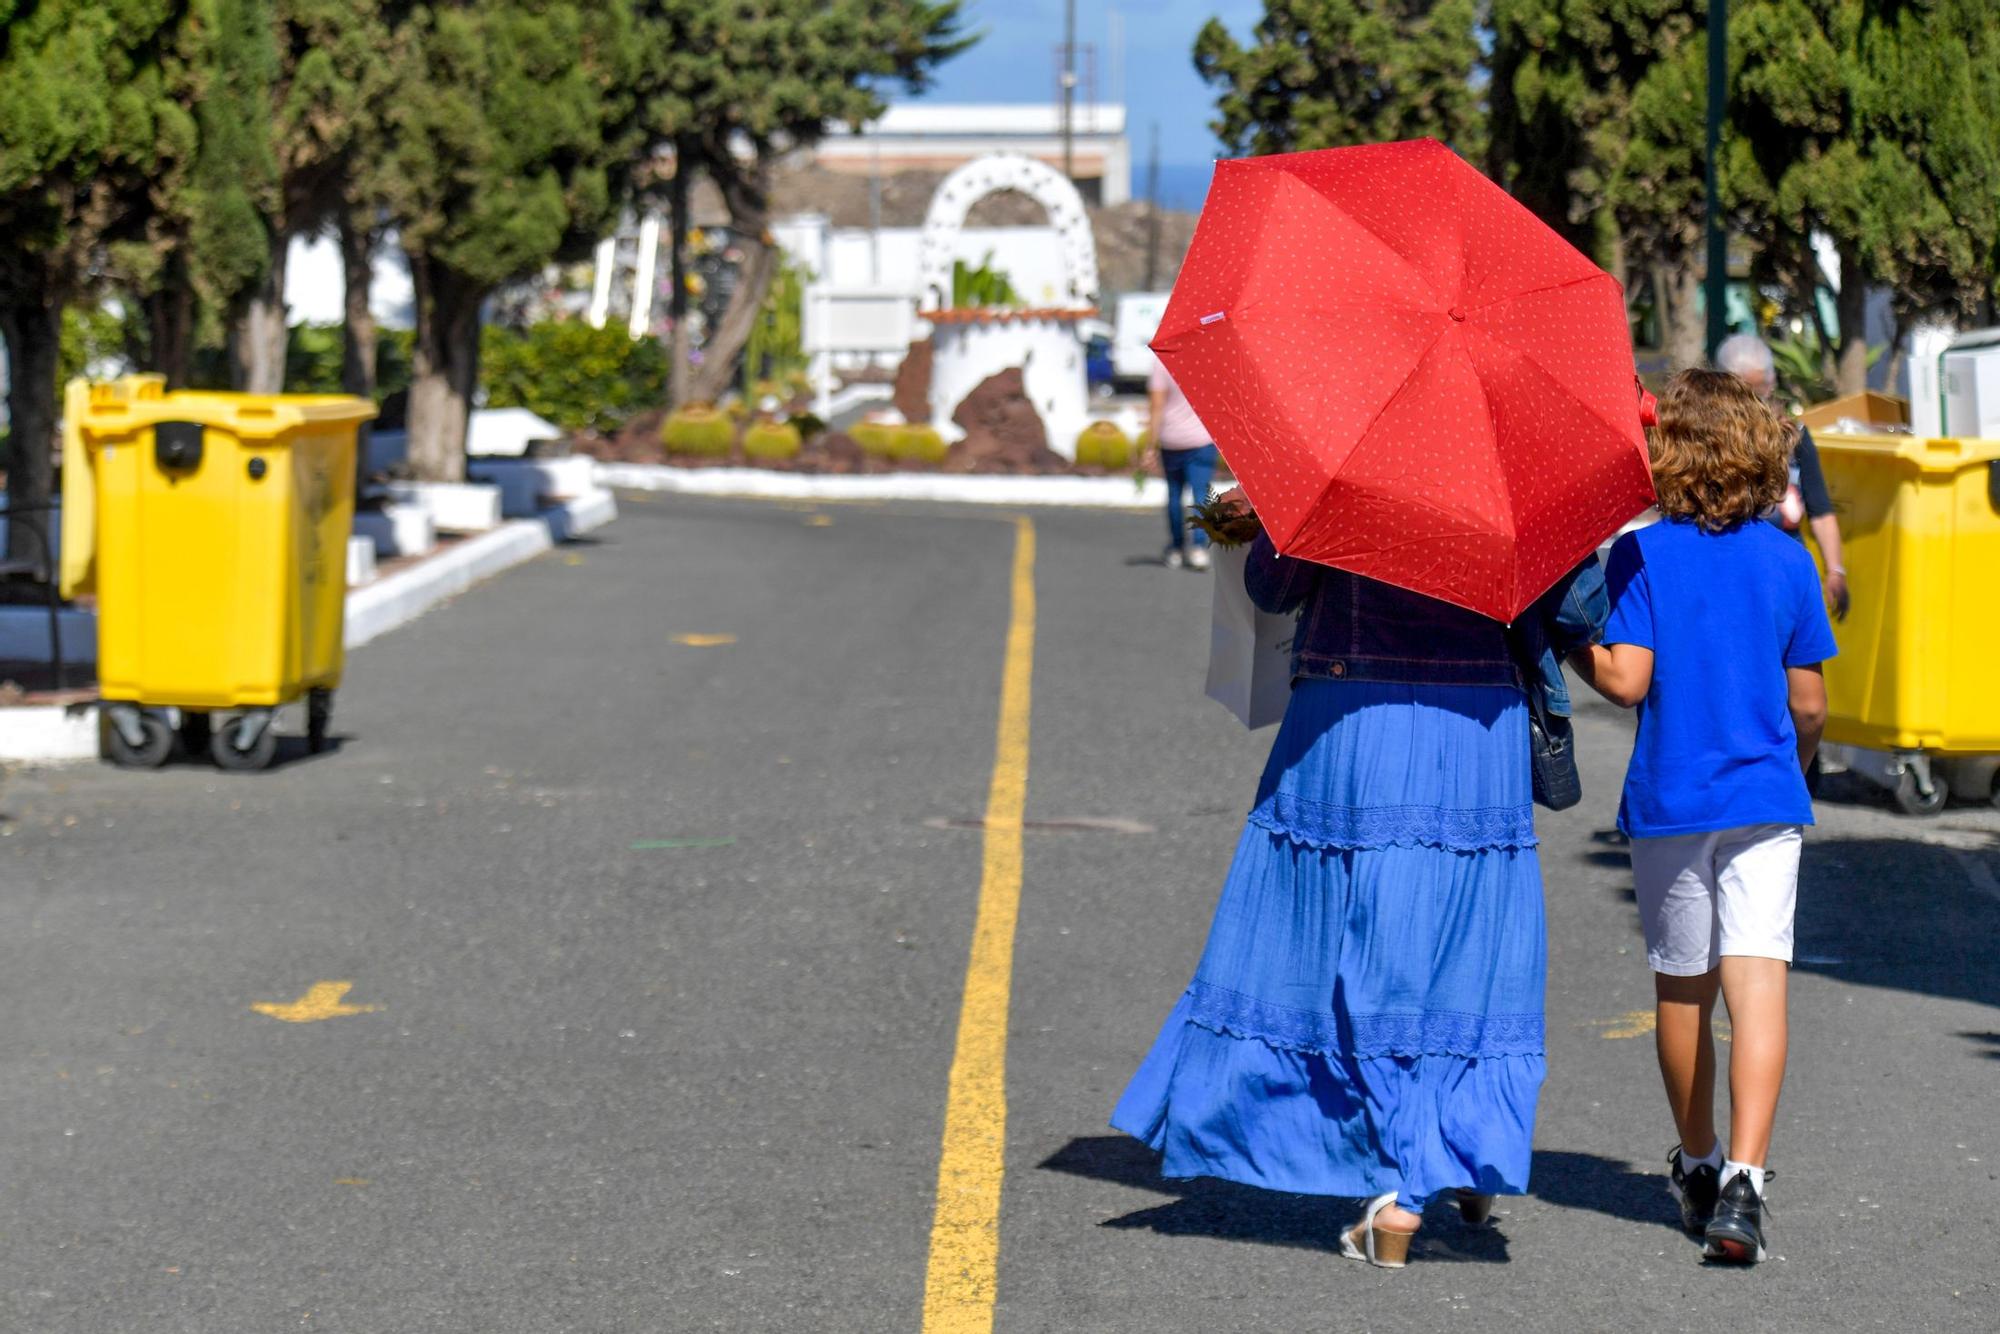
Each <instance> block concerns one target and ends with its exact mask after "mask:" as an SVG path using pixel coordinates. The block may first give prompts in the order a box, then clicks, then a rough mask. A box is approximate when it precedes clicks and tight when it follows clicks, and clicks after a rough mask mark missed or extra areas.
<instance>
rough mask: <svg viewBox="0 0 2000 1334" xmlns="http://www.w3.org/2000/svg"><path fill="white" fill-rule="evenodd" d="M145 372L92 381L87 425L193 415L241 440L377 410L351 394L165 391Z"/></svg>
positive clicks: (363, 417) (118, 425) (120, 426)
mask: <svg viewBox="0 0 2000 1334" xmlns="http://www.w3.org/2000/svg"><path fill="white" fill-rule="evenodd" d="M141 378H142V377H138V376H133V377H130V380H132V381H138V380H140V379H141ZM144 378H145V379H146V380H148V381H150V383H145V384H137V383H132V384H122V383H121V384H115V385H110V386H97V385H93V386H92V393H91V396H90V403H89V406H88V408H87V409H86V410H85V411H84V413H83V418H84V425H85V426H86V427H87V428H89V429H92V430H96V431H118V430H137V429H141V428H143V427H147V426H153V425H156V424H158V423H160V422H163V421H193V422H199V423H201V424H202V425H204V426H214V427H217V428H220V429H222V430H225V431H228V432H230V433H231V434H233V435H235V436H236V437H237V438H238V439H240V440H268V439H272V438H275V437H277V436H281V435H287V434H290V433H291V432H293V431H297V430H300V429H301V428H304V427H308V426H340V425H347V424H350V423H352V424H356V425H358V424H359V423H361V422H364V421H367V420H369V419H370V418H372V417H373V416H375V413H376V408H375V405H374V404H373V403H371V402H369V401H368V400H367V399H365V398H356V397H354V396H352V395H349V394H231V393H221V392H211V391H207V390H186V389H184V390H175V391H174V392H172V393H165V392H163V391H162V389H161V387H160V385H159V383H158V380H157V377H144ZM100 391H102V392H100Z"/></svg>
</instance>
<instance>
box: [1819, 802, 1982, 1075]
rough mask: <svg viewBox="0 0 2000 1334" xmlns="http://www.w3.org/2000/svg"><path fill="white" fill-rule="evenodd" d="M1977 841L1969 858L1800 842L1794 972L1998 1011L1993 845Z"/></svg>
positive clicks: (1895, 847)
mask: <svg viewBox="0 0 2000 1334" xmlns="http://www.w3.org/2000/svg"><path fill="white" fill-rule="evenodd" d="M1914 832H1915V831H1913V833H1914ZM1985 838H1986V840H1987V843H1986V846H1985V847H1984V848H1981V849H1977V850H1971V849H1967V848H1963V847H1941V846H1939V845H1937V844H1934V843H1924V842H1919V841H1918V840H1917V838H1915V837H1912V838H1909V839H1900V838H1826V839H1821V838H1815V837H1813V836H1811V835H1808V836H1807V838H1806V845H1805V853H1804V861H1803V863H1802V865H1801V867H1800V872H1799V908H1798V928H1797V944H1796V951H1795V958H1796V964H1795V966H1796V967H1797V968H1798V969H1799V970H1800V971H1803V972H1808V973H1819V974H1822V975H1824V976H1827V977H1832V978H1837V979H1839V980H1840V981H1842V982H1856V983H1860V984H1861V985H1863V986H1870V987H1887V988H1890V989H1893V990H1897V991H1912V992H1917V993H1919V994H1921V995H1926V996H1942V997H1947V998H1949V999H1952V1000H1965V1001H1973V1002H1976V1003H1978V1004H1980V1005H1992V1006H2000V952H1996V951H1995V950H1994V949H1993V941H1994V940H1995V939H2000V891H1996V889H1995V884H1996V880H2000V837H1995V836H1993V835H1986V836H1985ZM1968 1036H1973V1037H1977V1036H1978V1035H1977V1034H1968ZM1986 1054H1988V1055H1992V1054H1994V1053H1993V1051H1992V1049H1990V1048H1989V1050H1988V1051H1987V1052H1986Z"/></svg>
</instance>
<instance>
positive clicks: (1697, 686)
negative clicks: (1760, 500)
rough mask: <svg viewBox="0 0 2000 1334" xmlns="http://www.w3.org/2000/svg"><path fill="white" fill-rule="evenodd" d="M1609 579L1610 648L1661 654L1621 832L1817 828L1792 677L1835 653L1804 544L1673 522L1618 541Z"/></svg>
mask: <svg viewBox="0 0 2000 1334" xmlns="http://www.w3.org/2000/svg"><path fill="white" fill-rule="evenodd" d="M1605 578H1606V582H1607V583H1609V585H1610V591H1611V620H1610V622H1609V623H1608V624H1607V625H1606V626H1605V628H1604V642H1605V643H1607V644H1636V645H1638V646H1640V647H1641V648H1649V649H1651V650H1653V685H1652V688H1651V689H1650V690H1648V691H1647V692H1646V698H1645V699H1644V700H1642V701H1641V702H1640V704H1639V735H1638V738H1637V739H1636V740H1635V741H1634V742H1633V744H1632V763H1631V766H1630V767H1629V768H1628V769H1627V770H1626V771H1625V796H1624V800H1623V801H1622V802H1620V803H1619V808H1618V827H1619V828H1620V829H1623V830H1624V831H1625V832H1626V833H1627V834H1630V835H1631V836H1632V837H1634V838H1663V837H1666V836H1668V835H1671V834H1694V833H1701V832H1704V831H1706V830H1711V829H1730V828H1734V827H1736V826H1738V825H1750V824H1811V823H1812V819H1813V816H1812V798H1811V797H1810V796H1808V795H1807V793H1806V782H1805V775H1804V774H1803V773H1802V772H1800V770H1799V749H1798V731H1797V729H1795V728H1794V727H1793V726H1792V714H1791V707H1790V696H1791V692H1790V688H1789V686H1788V684H1787V682H1786V680H1785V669H1786V668H1787V667H1805V666H1809V665H1811V664H1812V663H1815V662H1824V661H1825V660H1826V659H1828V658H1831V657H1832V656H1834V654H1835V653H1836V652H1838V650H1837V649H1836V647H1835V646H1834V642H1833V627H1832V626H1831V625H1829V624H1828V623H1827V619H1826V604H1825V603H1824V602H1823V601H1821V597H1820V585H1819V571H1818V570H1817V569H1815V568H1814V566H1813V562H1812V557H1811V556H1810V555H1808V554H1807V552H1806V549H1805V547H1804V546H1803V545H1801V544H1800V543H1798V542H1797V541H1795V540H1793V539H1792V538H1791V537H1790V536H1788V535H1787V534H1786V533H1784V532H1783V531H1782V530H1780V529H1778V528H1776V527H1774V526H1773V525H1771V524H1769V523H1766V522H1764V521H1763V520H1762V519H1757V520H1752V521H1751V522H1749V523H1745V524H1742V525H1739V526H1738V527H1735V528H1732V529H1730V530H1729V531H1727V532H1723V533H1707V532H1703V531H1702V530H1701V529H1700V528H1699V527H1697V526H1696V525H1695V524H1693V523H1690V522H1688V521H1686V520H1683V519H1669V520H1665V521H1663V522H1660V523H1656V524H1653V525H1652V526H1651V527H1648V528H1641V529H1639V530H1638V531H1637V532H1632V533H1627V534H1626V535H1625V536H1624V537H1621V538H1619V539H1618V542H1617V545H1615V546H1613V547H1612V548H1611V563H1610V568H1609V569H1608V570H1607V571H1606V575H1605Z"/></svg>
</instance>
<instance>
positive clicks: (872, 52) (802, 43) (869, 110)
mask: <svg viewBox="0 0 2000 1334" xmlns="http://www.w3.org/2000/svg"><path fill="white" fill-rule="evenodd" d="M636 2H637V4H638V10H639V14H640V18H641V27H642V32H643V34H644V45H645V48H646V51H647V58H646V61H645V68H646V70H647V77H646V79H645V81H644V83H643V84H642V87H641V103H640V104H641V108H642V112H643V120H644V124H645V128H646V132H647V134H648V137H649V138H650V139H651V141H652V142H653V143H655V144H657V145H659V146H661V147H663V148H667V149H670V150H671V151H672V154H673V159H674V179H675V180H676V181H678V182H679V189H677V190H676V191H675V195H676V203H677V205H678V206H677V207H676V208H675V209H674V213H675V217H674V218H673V223H672V226H671V227H670V228H669V231H670V234H671V240H670V245H671V247H672V254H673V257H674V262H673V264H672V265H671V266H670V273H671V277H670V281H671V283H672V288H671V290H672V293H673V309H672V311H671V313H672V314H673V315H674V316H675V318H676V341H677V346H678V345H680V344H681V341H682V339H683V338H684V333H683V331H684V329H685V324H686V321H685V318H684V316H685V296H684V293H685V286H684V283H683V281H682V279H683V272H684V270H683V266H682V262H681V256H682V255H683V254H684V249H685V245H686V237H687V230H688V222H687V216H686V208H685V206H684V203H683V202H682V201H684V194H683V193H682V192H683V191H684V189H685V186H686V183H687V181H688V179H689V177H690V176H691V175H693V174H694V173H696V172H702V173H706V174H707V175H708V177H709V178H710V179H711V180H713V181H714V183H715V184H716V186H717V188H718V189H719V190H720V191H721V193H722V197H723V200H724V202H725V203H726V204H727V205H728V208H729V218H730V232H731V234H732V238H733V244H734V246H735V248H736V249H737V250H738V251H739V252H740V253H741V260H740V265H739V270H738V275H739V276H738V280H737V284H736V288H735V290H734V292H733V293H732V294H731V297H730V302H729V305H728V307H727V308H726V309H725V310H724V311H723V313H722V316H721V318H720V319H719V320H718V321H717V322H716V326H715V328H714V329H712V330H711V331H710V333H709V336H708V341H707V345H706V346H705V347H704V349H703V358H702V364H701V367H700V369H699V371H698V373H697V374H696V375H695V378H694V384H693V394H694V396H695V397H696V398H698V399H714V398H715V397H717V396H718V395H720V394H721V393H722V391H723V390H724V389H725V388H727V387H728V385H729V384H730V383H731V382H732V381H733V380H734V378H735V373H736V361H737V358H738V356H739V355H740V354H741V353H742V351H743V348H744V345H745V343H746V342H747V341H748V339H749V336H750V327H751V325H752V324H753V323H754V321H755V319H756V316H757V312H758V309H759V308H760V307H761V306H762V305H763V303H764V294H765V292H766V291H767V290H768V289H769V287H770V284H771V280H772V277H773V275H774V273H775V272H776V268H777V253H776V248H775V246H773V244H772V243H771V239H770V222H771V218H770V171H771V167H772V164H773V163H774V162H776V160H777V159H778V158H779V157H780V156H781V155H783V154H784V153H787V152H791V151H793V150H794V149H796V148H798V147H799V146H801V145H806V144H810V143H812V142H814V141H816V140H817V139H819V138H820V137H821V136H822V135H823V134H824V133H825V132H826V127H827V126H828V125H830V124H837V123H840V122H846V123H849V124H859V123H861V122H863V121H866V120H869V119H871V118H873V117H875V116H877V115H879V114H881V112H882V109H883V103H882V100H881V90H882V89H883V88H884V87H885V86H887V85H889V84H901V85H903V86H905V87H908V88H910V89H912V90H917V89H921V88H923V87H924V86H926V84H927V83H928V82H929V78H930V73H931V71H932V70H933V69H934V68H935V67H936V66H937V64H938V63H939V62H941V61H943V60H945V59H948V58H949V57H950V56H952V55H955V54H956V53H957V52H959V51H961V50H963V49H964V48H965V47H966V46H967V45H968V44H969V43H970V40H971V39H969V38H967V37H964V36H963V35H962V34H961V31H960V29H961V25H962V15H961V11H962V9H963V4H962V0H636ZM742 149H747V150H748V152H747V153H744V152H741V151H740V150H742ZM674 360H675V366H676V374H679V373H680V372H679V368H680V367H681V366H683V365H684V364H685V358H684V357H683V356H681V355H679V354H678V353H677V354H676V356H675V359H674Z"/></svg>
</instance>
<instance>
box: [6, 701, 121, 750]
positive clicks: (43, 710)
mask: <svg viewBox="0 0 2000 1334" xmlns="http://www.w3.org/2000/svg"><path fill="white" fill-rule="evenodd" d="M96 758H97V710H96V709H90V708H85V709H75V710H72V709H70V708H68V707H66V706H65V705H61V704H50V705H47V706H44V707H40V708H33V709H0V761H7V760H40V761H45V762H53V761H62V760H94V759H96Z"/></svg>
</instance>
